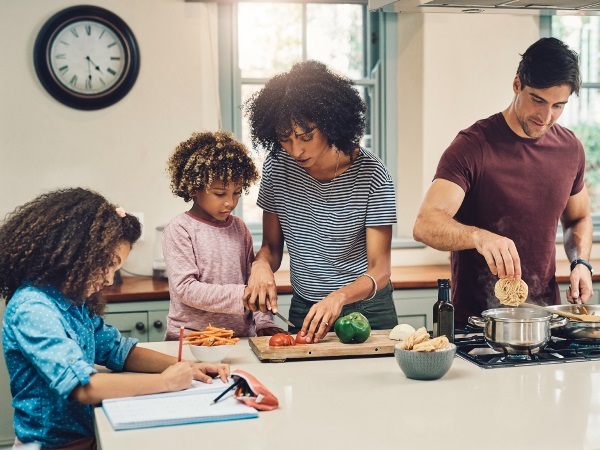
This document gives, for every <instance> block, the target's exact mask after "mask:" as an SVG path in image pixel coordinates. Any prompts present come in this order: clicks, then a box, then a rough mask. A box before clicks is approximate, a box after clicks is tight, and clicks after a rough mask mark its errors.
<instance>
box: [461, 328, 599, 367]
mask: <svg viewBox="0 0 600 450" xmlns="http://www.w3.org/2000/svg"><path fill="white" fill-rule="evenodd" d="M454 343H455V344H456V354H457V356H459V357H460V358H462V359H465V360H467V361H469V362H471V363H473V364H476V365H478V366H479V367H482V368H484V369H496V368H501V367H516V366H532V365H538V364H557V363H567V362H582V361H591V360H600V342H598V341H585V340H570V339H560V338H556V337H553V338H552V339H551V341H550V342H549V343H548V345H547V346H546V348H544V349H543V350H542V351H540V352H538V353H532V354H525V355H509V354H507V353H502V352H497V351H495V350H493V349H492V348H491V347H489V346H488V345H487V343H486V342H485V338H484V337H483V333H482V332H481V329H466V330H459V329H457V330H456V332H455V339H454Z"/></svg>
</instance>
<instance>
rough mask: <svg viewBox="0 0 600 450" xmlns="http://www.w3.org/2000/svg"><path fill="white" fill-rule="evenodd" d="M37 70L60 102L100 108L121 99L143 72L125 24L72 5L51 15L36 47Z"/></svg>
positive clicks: (102, 11) (106, 14) (95, 10)
mask: <svg viewBox="0 0 600 450" xmlns="http://www.w3.org/2000/svg"><path fill="white" fill-rule="evenodd" d="M34 63H35V70H36V73H37V75H38V78H39V79H40V81H41V83H42V85H43V86H44V88H45V89H46V90H47V91H48V93H50V95H52V96H53V97H54V98H55V99H56V100H58V101H60V102H62V103H64V104H65V105H68V106H71V107H73V108H77V109H85V110H92V109H100V108H105V107H107V106H110V105H112V104H114V103H116V102H118V101H119V100H121V99H122V98H123V97H124V96H125V95H126V94H127V93H128V92H129V91H130V90H131V88H132V87H133V84H134V83H135V80H136V78H137V75H138V72H139V64H140V58H139V52H138V47H137V42H136V40H135V37H134V36H133V33H132V32H131V30H130V29H129V27H128V26H127V24H126V23H125V22H124V21H123V20H122V19H121V18H119V17H118V16H117V15H115V14H114V13H112V12H110V11H108V10H106V9H103V8H100V7H97V6H89V5H83V6H73V7H70V8H67V9H64V10H62V11H60V12H58V13H56V14H55V15H54V16H52V17H51V18H50V19H49V20H48V21H47V22H46V23H45V24H44V26H43V27H42V29H41V30H40V32H39V34H38V37H37V39H36V42H35V47H34Z"/></svg>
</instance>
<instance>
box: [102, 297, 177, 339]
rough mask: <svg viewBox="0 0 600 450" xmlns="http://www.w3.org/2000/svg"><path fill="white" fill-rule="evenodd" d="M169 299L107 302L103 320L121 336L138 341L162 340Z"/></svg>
mask: <svg viewBox="0 0 600 450" xmlns="http://www.w3.org/2000/svg"><path fill="white" fill-rule="evenodd" d="M168 313H169V300H152V301H135V302H118V303H109V304H108V305H107V308H106V315H105V317H104V320H105V321H106V323H107V324H109V325H113V326H114V327H116V328H117V329H118V330H119V331H120V332H121V334H122V335H123V336H125V337H134V338H137V339H139V340H140V342H157V341H162V340H163V338H164V335H165V329H166V323H167V314H168Z"/></svg>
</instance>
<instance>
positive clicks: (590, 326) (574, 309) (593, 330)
mask: <svg viewBox="0 0 600 450" xmlns="http://www.w3.org/2000/svg"><path fill="white" fill-rule="evenodd" d="M581 306H582V305H559V306H552V308H553V309H557V310H559V311H563V312H570V313H574V314H585V312H584V311H583V310H582V309H581ZM583 306H585V309H586V310H587V312H588V313H589V314H596V315H600V305H583ZM552 334H553V335H554V336H557V337H561V338H565V339H599V340H600V323H597V322H579V321H577V320H569V321H568V322H567V323H566V324H565V325H563V326H560V327H557V328H554V329H553V330H552Z"/></svg>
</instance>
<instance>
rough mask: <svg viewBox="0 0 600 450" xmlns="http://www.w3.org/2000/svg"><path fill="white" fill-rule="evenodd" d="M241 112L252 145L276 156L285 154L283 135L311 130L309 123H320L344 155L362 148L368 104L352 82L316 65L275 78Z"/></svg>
mask: <svg viewBox="0 0 600 450" xmlns="http://www.w3.org/2000/svg"><path fill="white" fill-rule="evenodd" d="M243 111H244V113H245V115H246V116H247V117H248V121H249V123H250V134H251V137H252V145H253V146H254V147H255V148H263V149H265V150H266V151H268V152H270V153H271V154H272V155H273V156H274V157H277V153H278V152H280V151H281V144H280V143H279V141H280V136H282V135H283V136H288V135H289V134H290V133H291V131H292V127H293V126H294V125H297V126H299V127H300V128H302V129H303V130H308V129H309V128H310V126H309V122H312V123H314V124H316V127H317V128H318V129H319V131H320V132H321V133H323V134H324V135H325V136H326V138H327V141H328V143H329V145H334V146H335V147H336V148H338V149H339V150H340V151H342V152H343V153H344V154H346V155H351V154H352V152H353V151H354V150H355V149H356V148H357V147H358V146H359V142H360V139H361V138H362V136H363V134H364V131H365V123H366V122H365V121H366V118H365V111H366V107H365V103H364V102H363V100H362V99H361V97H360V95H359V93H358V91H357V90H356V89H355V88H354V85H353V83H352V81H351V80H350V79H348V78H345V77H342V76H340V75H336V74H334V73H333V72H331V71H330V70H329V69H328V68H327V66H325V64H323V63H320V62H318V61H304V62H301V63H297V64H294V66H293V67H292V68H291V70H290V71H289V72H285V73H282V74H279V75H276V76H274V77H273V78H271V79H270V80H269V81H268V82H267V84H266V85H265V87H264V88H262V89H261V90H260V91H258V92H257V93H255V94H254V95H253V96H252V97H251V98H250V99H249V100H247V101H246V103H244V105H243Z"/></svg>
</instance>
